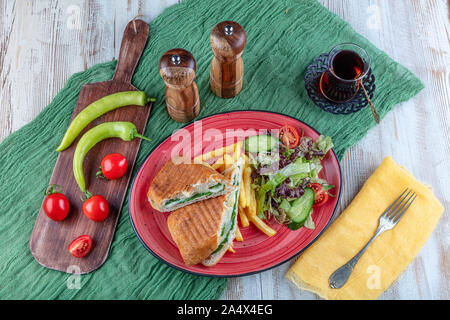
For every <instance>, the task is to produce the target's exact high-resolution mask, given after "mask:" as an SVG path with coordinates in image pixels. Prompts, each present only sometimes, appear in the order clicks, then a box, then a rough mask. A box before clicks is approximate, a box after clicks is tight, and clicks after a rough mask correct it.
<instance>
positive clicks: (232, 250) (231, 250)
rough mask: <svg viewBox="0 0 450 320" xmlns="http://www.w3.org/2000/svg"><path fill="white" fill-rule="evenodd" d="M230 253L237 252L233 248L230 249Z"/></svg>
mask: <svg viewBox="0 0 450 320" xmlns="http://www.w3.org/2000/svg"><path fill="white" fill-rule="evenodd" d="M228 251H230V252H231V253H235V252H236V251H234V249H233V247H229V248H228Z"/></svg>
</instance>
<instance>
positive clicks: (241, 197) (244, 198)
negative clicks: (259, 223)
mask: <svg viewBox="0 0 450 320" xmlns="http://www.w3.org/2000/svg"><path fill="white" fill-rule="evenodd" d="M242 176H243V175H242ZM239 188H240V190H239V205H240V206H241V207H242V208H245V207H246V206H247V195H246V194H245V185H244V179H243V178H241V183H240V184H239Z"/></svg>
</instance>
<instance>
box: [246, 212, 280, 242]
mask: <svg viewBox="0 0 450 320" xmlns="http://www.w3.org/2000/svg"><path fill="white" fill-rule="evenodd" d="M249 219H250V221H251V222H252V223H253V224H254V225H255V226H256V227H257V228H258V229H259V230H261V231H262V232H264V233H265V234H266V235H268V236H269V237H271V236H273V235H275V233H277V232H276V231H275V230H273V229H272V228H271V227H269V226H268V225H267V224H265V223H264V221H262V220H261V219H260V218H259V217H258V216H257V215H254V216H251V217H249Z"/></svg>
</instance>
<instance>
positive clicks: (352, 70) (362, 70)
mask: <svg viewBox="0 0 450 320" xmlns="http://www.w3.org/2000/svg"><path fill="white" fill-rule="evenodd" d="M328 59H329V60H328V68H327V70H326V71H325V72H324V73H323V74H322V76H321V77H320V85H319V87H320V91H321V92H322V94H323V95H324V96H325V98H327V99H328V100H330V101H332V102H336V103H342V102H346V101H349V100H351V99H352V98H353V97H354V96H355V95H356V93H357V92H358V90H359V87H360V86H361V83H360V82H361V80H362V79H363V78H364V76H365V75H366V74H367V72H368V71H369V66H370V58H369V55H368V54H367V52H366V50H364V49H363V48H361V47H360V46H358V45H356V44H353V43H342V44H339V45H337V46H335V47H334V48H333V49H331V51H330V53H329V55H328Z"/></svg>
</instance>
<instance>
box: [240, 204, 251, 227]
mask: <svg viewBox="0 0 450 320" xmlns="http://www.w3.org/2000/svg"><path fill="white" fill-rule="evenodd" d="M238 214H239V218H240V219H241V225H242V227H244V228H245V227H248V226H249V225H250V222H249V221H248V218H247V214H246V213H245V210H244V208H242V206H241V205H240V204H239V208H238Z"/></svg>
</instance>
